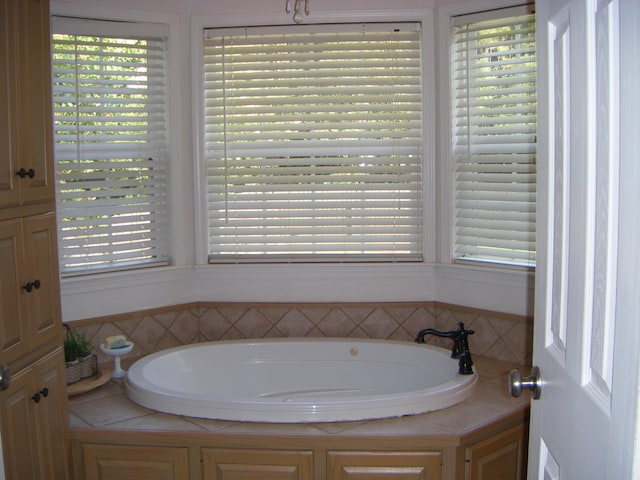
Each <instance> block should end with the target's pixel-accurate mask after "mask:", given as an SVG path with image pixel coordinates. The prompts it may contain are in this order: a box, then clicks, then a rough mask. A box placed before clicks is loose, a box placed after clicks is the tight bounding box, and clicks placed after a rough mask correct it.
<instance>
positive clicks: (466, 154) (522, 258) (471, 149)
mask: <svg viewBox="0 0 640 480" xmlns="http://www.w3.org/2000/svg"><path fill="white" fill-rule="evenodd" d="M503 15H504V13H503ZM451 56H452V62H451V63H452V67H451V68H452V81H453V84H452V114H453V125H452V134H453V138H452V149H453V151H452V153H453V162H454V165H453V168H454V182H455V184H454V258H455V259H456V260H470V261H485V262H493V263H502V264H511V265H525V266H534V265H535V221H536V217H535V203H536V49H535V17H534V15H533V14H521V15H516V16H509V17H507V18H497V19H492V20H482V21H474V22H471V23H462V24H461V25H456V26H454V27H453V36H452V47H451Z"/></svg>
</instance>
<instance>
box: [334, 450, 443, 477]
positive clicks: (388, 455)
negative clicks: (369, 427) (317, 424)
mask: <svg viewBox="0 0 640 480" xmlns="http://www.w3.org/2000/svg"><path fill="white" fill-rule="evenodd" d="M441 464H442V453H441V452H439V451H435V452H403V451H399V452H327V480H385V479H389V480H439V479H441V478H442V467H441Z"/></svg>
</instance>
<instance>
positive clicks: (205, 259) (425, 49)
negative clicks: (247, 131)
mask: <svg viewBox="0 0 640 480" xmlns="http://www.w3.org/2000/svg"><path fill="white" fill-rule="evenodd" d="M434 20H435V16H434V10H432V9H420V10H403V11H395V10H394V11H393V12H389V11H369V12H363V13H362V14H359V15H357V16H356V15H355V14H353V13H345V14H343V15H342V16H338V18H336V16H335V15H333V14H331V13H328V14H325V13H323V12H318V13H316V12H314V15H313V19H311V18H308V19H305V23H318V24H323V23H335V24H353V23H356V24H357V23H377V22H381V23H382V22H384V23H393V22H398V23H419V24H421V29H422V39H421V41H422V45H421V49H422V62H423V63H422V78H423V86H422V88H423V99H422V108H423V127H422V128H423V133H422V143H423V145H422V153H423V171H422V190H423V225H422V243H423V245H422V263H431V262H434V261H435V260H436V248H435V245H436V243H435V242H436V232H435V230H436V229H435V228H433V226H435V220H436V203H435V199H436V195H435V180H434V172H435V168H436V167H435V151H436V145H435V139H436V135H435V132H436V127H435V125H436V115H435V103H436V94H435V89H436V79H435V73H434V69H433V68H429V65H434V64H435V57H434V55H433V53H434V49H433V43H434V41H435V23H434ZM292 23H293V22H291V23H283V17H282V16H281V15H255V14H254V15H251V14H250V15H247V16H237V15H229V16H220V17H210V16H202V17H197V16H196V17H193V18H192V24H191V46H192V48H191V52H192V56H191V58H192V74H193V77H192V95H193V106H194V107H193V114H194V117H195V118H194V122H195V125H196V126H197V128H196V129H195V131H196V135H195V138H194V141H195V145H196V146H195V150H196V151H195V155H194V161H195V162H196V167H195V175H196V179H197V180H198V181H197V184H196V192H195V195H196V202H195V214H196V264H197V265H206V264H209V254H208V228H207V226H208V222H207V207H206V206H207V199H206V189H207V185H206V171H205V160H204V159H205V152H204V135H205V133H204V131H205V125H204V112H203V105H204V93H203V92H204V80H203V73H204V71H203V69H204V65H203V61H202V59H203V56H204V41H203V34H204V30H206V29H209V28H212V29H215V28H245V27H251V26H257V27H260V26H264V25H269V26H285V27H286V26H288V25H292ZM320 261H321V259H320ZM372 263H373V262H372ZM391 263H393V262H382V263H379V265H385V264H391ZM314 264H315V265H317V264H318V263H314ZM362 264H363V265H365V264H367V262H363V263H362ZM261 268H264V269H268V268H269V264H264V265H262V266H261Z"/></svg>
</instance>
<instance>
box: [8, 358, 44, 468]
mask: <svg viewBox="0 0 640 480" xmlns="http://www.w3.org/2000/svg"><path fill="white" fill-rule="evenodd" d="M30 374H31V371H30V370H28V369H25V370H21V371H20V372H15V373H14V375H13V377H12V379H11V385H10V386H9V388H8V389H7V390H6V391H4V392H1V393H0V422H1V424H2V446H3V448H2V450H3V457H4V469H5V476H6V478H7V480H18V479H19V480H32V479H33V480H35V479H37V478H40V475H39V471H38V465H37V463H36V461H37V459H38V458H40V452H39V448H38V442H37V438H36V420H35V418H34V416H33V400H31V396H32V395H33V387H32V385H31V376H30ZM34 460H35V461H34Z"/></svg>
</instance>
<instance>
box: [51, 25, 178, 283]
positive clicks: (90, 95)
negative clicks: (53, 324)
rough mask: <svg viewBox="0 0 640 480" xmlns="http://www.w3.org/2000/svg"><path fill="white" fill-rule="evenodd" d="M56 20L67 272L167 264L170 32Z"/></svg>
mask: <svg viewBox="0 0 640 480" xmlns="http://www.w3.org/2000/svg"><path fill="white" fill-rule="evenodd" d="M52 25H53V27H52V31H53V34H52V50H53V103H54V133H55V152H54V153H55V168H56V201H57V212H58V242H59V252H60V259H59V260H60V270H61V273H62V275H67V276H68V275H77V274H82V273H95V272H101V271H112V270H122V269H127V268H138V267H144V266H151V265H158V264H167V263H168V262H169V255H170V248H169V243H170V242H169V238H170V230H169V158H168V151H167V143H168V142H167V131H168V127H167V112H166V105H167V102H166V80H165V79H166V43H167V41H166V39H167V33H168V32H167V31H166V28H165V27H164V26H161V25H144V24H136V23H126V22H99V21H89V20H79V19H70V18H54V19H53V22H52Z"/></svg>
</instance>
